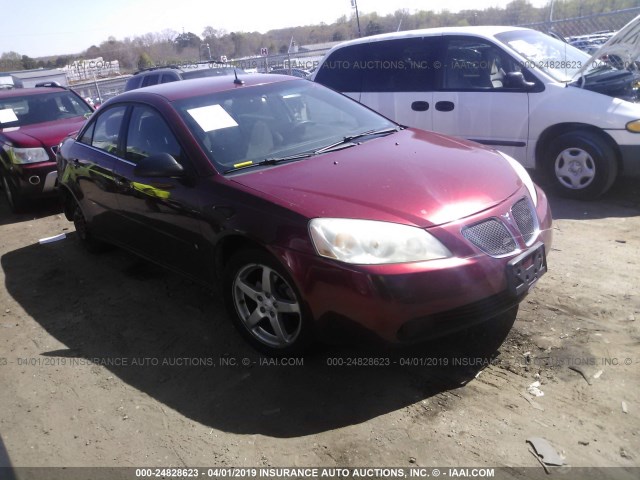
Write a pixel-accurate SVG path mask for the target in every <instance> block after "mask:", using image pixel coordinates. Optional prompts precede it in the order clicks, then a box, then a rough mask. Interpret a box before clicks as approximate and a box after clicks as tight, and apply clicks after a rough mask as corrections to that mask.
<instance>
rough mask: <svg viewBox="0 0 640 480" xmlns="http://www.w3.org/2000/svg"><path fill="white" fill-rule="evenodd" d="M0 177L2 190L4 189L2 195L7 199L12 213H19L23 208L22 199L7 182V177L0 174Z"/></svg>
mask: <svg viewBox="0 0 640 480" xmlns="http://www.w3.org/2000/svg"><path fill="white" fill-rule="evenodd" d="M0 179H1V181H2V190H4V196H5V198H6V199H7V203H8V204H9V208H10V209H11V211H12V212H13V213H20V212H22V210H24V205H25V202H24V199H23V198H22V196H21V195H20V193H18V192H17V191H16V190H15V189H14V188H13V187H12V186H11V184H9V181H8V180H7V178H6V177H5V176H4V175H2V174H0Z"/></svg>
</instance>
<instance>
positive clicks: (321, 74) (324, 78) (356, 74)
mask: <svg viewBox="0 0 640 480" xmlns="http://www.w3.org/2000/svg"><path fill="white" fill-rule="evenodd" d="M363 58H364V45H351V46H348V47H344V48H340V49H338V50H335V51H334V52H333V53H332V54H331V55H330V56H329V57H328V58H327V59H326V60H325V61H324V62H323V63H322V65H321V66H320V69H319V70H318V73H317V74H316V78H315V81H316V82H318V83H320V84H322V85H325V86H327V87H329V88H333V89H334V90H337V91H338V92H360V91H362V69H361V68H360V65H359V64H358V62H361V61H362V60H363Z"/></svg>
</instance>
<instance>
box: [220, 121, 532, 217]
mask: <svg viewBox="0 0 640 480" xmlns="http://www.w3.org/2000/svg"><path fill="white" fill-rule="evenodd" d="M230 179H231V180H232V181H234V182H237V183H239V184H241V185H243V186H245V187H248V188H250V189H253V190H254V191H258V192H261V193H262V194H263V195H264V196H266V197H268V198H270V199H271V200H278V201H279V203H280V204H282V205H283V206H286V207H287V208H290V209H293V210H296V211H298V212H299V213H300V214H302V215H304V216H306V217H308V218H315V217H342V218H359V219H371V220H380V221H387V222H394V223H403V224H409V225H415V226H419V227H430V226H435V225H439V224H443V223H448V222H451V221H454V220H457V219H460V218H464V217H467V216H469V215H472V214H474V213H477V212H480V211H482V210H485V209H487V208H490V207H492V206H493V205H496V204H497V203H500V202H501V201H503V200H505V199H506V198H507V197H509V196H511V195H512V194H513V193H514V192H515V191H516V190H518V189H519V188H520V187H521V186H522V181H521V180H520V178H519V177H518V175H517V174H516V173H515V171H514V170H513V169H512V168H511V166H510V165H509V164H508V162H507V161H506V160H505V159H504V158H503V157H502V156H501V155H500V154H499V153H497V152H495V151H493V150H489V149H487V148H485V147H482V146H480V145H477V144H475V143H472V142H468V141H464V140H457V139H453V138H450V137H446V136H443V135H439V134H435V133H429V132H424V131H421V130H414V129H406V130H403V131H401V132H398V133H395V134H392V135H389V136H386V137H381V138H376V139H372V140H369V141H366V142H364V143H362V144H360V145H357V146H355V147H351V148H346V149H344V150H340V151H337V152H331V153H326V154H322V155H319V156H316V157H311V158H308V159H304V160H300V161H297V162H294V163H289V164H284V165H280V166H275V167H268V168H264V169H262V170H249V171H247V172H245V173H241V174H236V175H234V176H233V177H231V178H230Z"/></svg>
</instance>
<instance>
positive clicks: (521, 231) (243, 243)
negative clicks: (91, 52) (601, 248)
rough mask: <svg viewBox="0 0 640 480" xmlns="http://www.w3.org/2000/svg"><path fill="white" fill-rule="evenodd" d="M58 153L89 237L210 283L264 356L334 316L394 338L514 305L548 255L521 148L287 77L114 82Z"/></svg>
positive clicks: (336, 321)
mask: <svg viewBox="0 0 640 480" xmlns="http://www.w3.org/2000/svg"><path fill="white" fill-rule="evenodd" d="M58 169H59V176H60V179H61V187H62V188H61V192H62V195H63V201H64V208H65V214H66V216H67V218H68V219H69V220H73V222H74V223H75V227H76V231H77V234H78V237H79V238H80V240H81V241H82V243H84V244H85V245H86V246H87V247H88V248H89V249H90V250H95V249H98V248H99V247H100V246H101V245H103V244H104V243H108V244H114V245H117V246H120V247H123V248H125V249H128V250H130V251H132V252H134V253H136V254H138V255H140V256H142V257H145V258H147V259H149V260H151V261H153V262H156V263H158V264H161V265H163V266H165V267H168V268H170V269H172V270H175V271H177V272H180V273H182V274H184V275H187V276H189V277H191V278H192V279H194V280H197V281H199V282H203V283H204V284H207V285H211V286H213V285H220V286H221V290H222V292H223V295H224V298H225V302H226V305H227V308H228V310H229V316H230V317H231V319H232V320H233V322H234V323H235V325H236V327H237V328H238V330H239V331H240V332H241V333H242V335H244V337H245V338H246V339H247V340H248V341H249V342H250V343H251V344H252V345H253V346H254V347H256V348H257V349H258V350H260V351H262V352H264V353H267V354H269V355H288V354H292V353H299V352H301V351H303V350H304V349H305V348H306V347H308V346H309V344H310V343H311V342H312V340H313V339H314V338H316V337H318V336H319V335H320V334H326V333H327V332H328V331H332V330H334V327H336V326H344V325H345V324H346V325H349V326H355V327H358V330H364V331H367V332H373V333H375V334H376V335H378V336H379V337H381V338H383V339H385V340H387V341H391V342H396V343H398V342H399V343H404V342H414V341H417V340H421V339H424V338H428V337H434V336H439V335H443V334H446V333H450V332H453V331H455V330H460V329H462V328H465V327H467V326H469V325H471V324H474V323H479V322H481V321H486V320H490V319H492V318H495V317H497V316H501V315H503V314H507V315H514V316H515V314H516V312H517V306H518V304H519V302H520V301H521V300H522V299H523V298H524V296H525V295H526V294H527V292H528V291H529V290H530V288H531V287H532V286H533V285H534V284H535V283H536V281H537V280H538V279H539V278H540V277H541V276H542V275H543V274H544V272H545V271H546V256H545V253H546V251H547V250H548V248H549V245H550V241H551V229H550V228H551V216H550V211H549V206H548V203H547V199H546V197H545V195H544V193H543V192H542V191H541V190H540V189H539V188H538V187H537V186H535V185H534V184H533V182H532V181H531V179H530V178H529V176H528V174H527V172H526V171H525V170H524V169H523V168H522V167H521V166H520V165H519V164H518V163H517V162H515V161H514V160H513V159H511V158H510V157H508V156H507V155H504V154H502V153H500V152H497V151H494V150H490V149H488V148H485V147H482V146H479V145H477V144H474V143H470V142H467V141H462V140H456V139H452V138H449V137H446V136H443V135H439V134H434V133H427V132H424V131H420V130H415V129H410V128H404V127H402V126H400V125H398V124H396V123H393V122H391V121H390V120H388V119H386V118H384V117H382V116H380V115H379V114H377V113H375V112H373V111H371V110H369V109H368V108H366V107H364V106H362V105H361V104H358V103H356V102H354V101H353V100H351V99H349V98H347V97H345V96H342V95H341V94H339V93H336V92H334V91H332V90H329V89H327V88H326V87H323V86H321V85H319V84H315V83H311V82H308V81H306V80H302V79H295V78H293V77H287V76H279V75H250V76H244V77H243V76H241V77H240V79H238V78H234V77H233V76H231V77H220V78H212V79H202V80H192V81H190V82H175V83H170V84H165V85H158V86H155V87H150V88H143V89H140V90H134V91H131V92H127V93H125V94H122V95H119V96H117V97H114V98H113V99H111V100H109V101H108V102H106V103H105V104H104V105H103V106H102V107H101V108H100V110H99V111H98V112H97V113H96V114H95V115H94V116H93V117H92V118H91V119H90V120H89V121H88V122H87V124H86V125H85V126H84V128H83V129H82V130H81V131H80V132H79V133H78V135H77V136H76V138H69V139H67V140H66V141H64V142H63V144H62V145H61V148H60V150H59V151H58Z"/></svg>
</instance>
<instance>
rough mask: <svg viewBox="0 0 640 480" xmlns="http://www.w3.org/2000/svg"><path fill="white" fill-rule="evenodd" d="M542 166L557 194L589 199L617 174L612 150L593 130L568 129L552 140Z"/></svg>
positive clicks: (593, 197) (603, 188) (598, 193)
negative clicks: (568, 131)
mask: <svg viewBox="0 0 640 480" xmlns="http://www.w3.org/2000/svg"><path fill="white" fill-rule="evenodd" d="M543 168H544V169H545V176H546V178H547V179H548V180H549V181H550V182H551V183H552V187H553V188H554V190H556V191H557V192H558V194H560V195H562V196H564V197H568V198H575V199H579V200H592V199H595V198H598V197H599V196H600V195H602V194H603V193H605V192H606V191H607V190H609V188H610V187H611V185H612V184H613V182H614V180H615V179H616V175H617V174H618V164H617V162H616V153H615V151H614V150H613V148H612V147H611V146H610V145H609V144H608V143H607V142H606V141H605V140H604V139H603V138H602V137H601V136H599V135H598V134H597V133H590V132H586V131H578V132H570V133H565V134H563V135H560V136H558V137H557V138H555V139H553V140H552V141H551V142H550V143H549V145H548V148H547V149H546V158H545V159H544V165H543Z"/></svg>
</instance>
